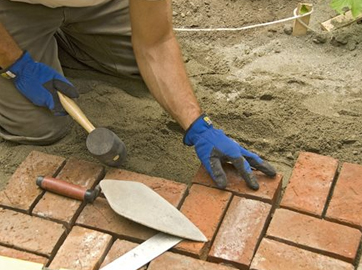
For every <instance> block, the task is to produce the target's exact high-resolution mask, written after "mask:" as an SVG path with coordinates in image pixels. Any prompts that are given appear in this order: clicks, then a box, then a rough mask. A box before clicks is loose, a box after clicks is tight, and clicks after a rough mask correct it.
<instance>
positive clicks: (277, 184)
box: [192, 164, 282, 203]
mask: <svg viewBox="0 0 362 270" xmlns="http://www.w3.org/2000/svg"><path fill="white" fill-rule="evenodd" d="M223 168H224V170H225V173H226V176H227V179H228V184H227V187H226V190H228V191H231V192H233V193H235V194H236V195H238V196H242V197H246V198H252V199H256V200H261V201H264V202H268V203H274V202H275V200H276V198H278V196H279V194H280V191H281V186H282V176H281V175H280V174H278V175H277V176H276V177H274V178H270V177H268V176H266V175H265V174H263V173H261V172H258V171H255V172H254V174H255V176H256V177H257V179H258V183H259V186H260V188H259V190H258V191H255V190H251V189H250V188H248V187H247V186H246V184H245V181H244V180H243V179H242V178H241V176H240V175H239V174H238V173H237V171H236V169H235V168H234V167H233V166H232V165H230V164H225V165H224V166H223ZM192 181H193V182H194V183H198V184H202V185H206V186H210V187H216V185H215V183H214V182H213V181H212V179H211V177H210V176H209V174H208V173H207V171H206V169H205V167H204V166H200V168H199V170H198V171H197V173H196V175H195V177H194V178H193V180H192Z"/></svg>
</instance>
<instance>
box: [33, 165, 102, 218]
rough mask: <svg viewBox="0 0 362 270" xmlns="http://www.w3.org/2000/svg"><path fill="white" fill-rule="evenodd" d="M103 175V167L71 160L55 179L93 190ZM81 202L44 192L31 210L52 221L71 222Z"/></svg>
mask: <svg viewBox="0 0 362 270" xmlns="http://www.w3.org/2000/svg"><path fill="white" fill-rule="evenodd" d="M102 174H103V167H102V166H100V165H97V164H95V163H90V162H87V161H80V160H77V159H74V158H71V159H69V160H68V161H67V163H66V164H65V166H64V168H63V169H62V170H61V171H60V173H59V174H58V175H57V178H59V179H61V180H64V181H67V182H69V183H72V184H76V185H80V186H82V187H86V188H88V189H90V188H93V187H94V185H95V183H96V182H97V181H98V180H99V179H100V177H101V176H102ZM81 204H82V202H81V201H77V200H74V199H70V198H66V197H64V196H60V195H57V194H54V193H51V192H46V193H45V194H44V196H43V197H42V198H41V200H40V201H39V202H38V204H37V205H36V206H35V208H34V210H33V214H35V215H37V216H41V217H45V218H49V219H52V220H57V221H61V222H65V223H66V224H67V225H69V223H71V222H72V220H73V217H74V215H75V214H76V213H77V212H78V211H79V210H80V206H81Z"/></svg>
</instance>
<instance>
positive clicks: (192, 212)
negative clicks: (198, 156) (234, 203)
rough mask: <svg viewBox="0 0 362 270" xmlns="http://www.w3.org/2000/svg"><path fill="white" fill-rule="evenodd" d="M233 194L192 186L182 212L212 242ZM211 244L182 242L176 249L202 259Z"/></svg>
mask: <svg viewBox="0 0 362 270" xmlns="http://www.w3.org/2000/svg"><path fill="white" fill-rule="evenodd" d="M230 199H231V193H230V192H227V191H222V190H218V189H213V188H209V187H205V186H202V185H192V187H191V189H190V193H189V195H188V196H187V197H186V200H185V202H184V203H183V205H182V207H181V212H182V213H183V214H184V215H185V216H186V217H187V218H188V219H189V220H191V222H193V223H194V224H195V225H196V226H197V227H198V228H199V229H200V230H201V231H202V232H203V234H204V235H205V236H206V238H207V239H208V240H209V241H211V240H212V239H213V237H214V235H215V233H216V229H217V228H218V226H219V224H220V222H221V220H222V217H223V215H224V213H225V210H226V207H227V205H228V203H229V201H230ZM208 244H209V242H207V243H202V242H193V241H186V240H185V241H182V242H181V243H180V244H178V245H177V246H176V249H177V250H178V251H180V252H182V253H186V254H191V255H193V256H197V257H202V256H203V255H206V254H204V251H205V249H206V248H207V247H208Z"/></svg>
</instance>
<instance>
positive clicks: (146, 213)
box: [100, 179, 207, 242]
mask: <svg viewBox="0 0 362 270" xmlns="http://www.w3.org/2000/svg"><path fill="white" fill-rule="evenodd" d="M100 186H101V189H102V191H103V193H104V195H105V197H106V199H107V201H108V203H109V204H110V206H111V208H112V209H113V210H114V211H115V212H116V213H118V214H119V215H121V216H123V217H125V218H128V219H130V220H132V221H134V222H137V223H139V224H142V225H144V226H147V227H149V228H152V229H155V230H157V231H160V232H164V233H167V234H171V235H175V236H178V237H181V238H186V239H189V240H194V241H199V242H207V238H206V237H205V235H204V234H203V233H202V232H201V231H200V230H199V229H198V228H197V227H196V226H195V225H194V224H193V223H192V222H191V221H190V220H189V219H188V218H187V217H186V216H184V215H183V214H182V213H181V212H180V211H179V210H178V209H177V208H176V207H174V206H173V205H172V204H170V203H169V202H168V201H166V200H165V199H164V198H162V197H161V196H160V195H159V194H158V193H156V192H155V191H153V190H152V189H151V188H149V187H148V186H146V185H145V184H142V183H139V182H134V181H124V180H111V179H104V180H102V181H101V182H100Z"/></svg>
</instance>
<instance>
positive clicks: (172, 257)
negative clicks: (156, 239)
mask: <svg viewBox="0 0 362 270" xmlns="http://www.w3.org/2000/svg"><path fill="white" fill-rule="evenodd" d="M161 269H162V270H201V269H207V270H233V269H236V268H233V267H230V266H224V265H219V264H215V263H210V262H205V261H202V260H198V259H194V258H190V257H186V256H184V255H180V254H175V253H172V252H166V253H164V254H162V255H161V256H160V257H158V258H156V259H155V260H153V261H152V262H151V264H150V265H149V266H148V268H147V270H161Z"/></svg>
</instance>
